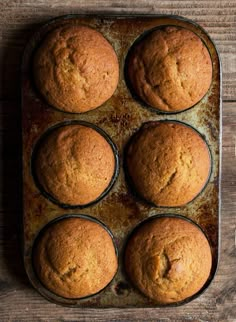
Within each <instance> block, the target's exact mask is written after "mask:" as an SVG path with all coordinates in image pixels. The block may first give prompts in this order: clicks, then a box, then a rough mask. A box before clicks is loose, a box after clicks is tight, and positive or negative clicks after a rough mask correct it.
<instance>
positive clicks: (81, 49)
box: [33, 25, 119, 113]
mask: <svg viewBox="0 0 236 322" xmlns="http://www.w3.org/2000/svg"><path fill="white" fill-rule="evenodd" d="M33 69H34V79H35V83H36V86H37V88H38V90H39V91H40V92H41V94H42V95H43V96H44V98H45V99H46V100H47V102H48V103H49V104H51V105H53V106H54V107H57V108H58V109H60V110H63V111H66V112H74V113H81V112H86V111H89V110H92V109H94V108H96V107H98V106H100V105H101V104H103V103H104V102H105V101H107V100H108V99H109V98H110V97H111V96H112V95H113V93H114V91H115V89H116V87H117V83H118V78H119V65H118V60H117V56H116V53H115V51H114V49H113V48H112V46H111V45H110V43H109V42H108V41H107V40H106V39H105V38H104V37H103V36H102V34H101V33H99V32H97V31H96V30H94V29H91V28H89V27H86V26H82V25H81V26H80V25H67V26H63V27H60V28H57V29H55V30H54V31H52V32H50V34H49V35H48V36H47V37H46V39H45V40H44V41H43V43H42V45H41V46H40V47H39V49H38V50H37V52H36V54H35V57H34V67H33Z"/></svg>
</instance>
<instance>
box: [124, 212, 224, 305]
mask: <svg viewBox="0 0 236 322" xmlns="http://www.w3.org/2000/svg"><path fill="white" fill-rule="evenodd" d="M161 218H179V219H183V220H185V221H187V222H189V223H191V224H193V225H194V226H196V227H197V228H198V229H199V230H200V231H201V232H202V233H203V234H204V236H205V237H206V239H207V241H208V244H209V246H210V248H211V253H212V246H211V243H210V240H209V238H208V236H207V235H206V233H205V231H204V230H203V229H202V227H201V226H200V225H199V224H197V223H196V222H195V221H193V220H192V219H190V218H188V217H185V216H182V215H180V214H173V213H165V214H158V215H153V216H151V217H149V218H147V219H144V220H143V221H142V222H140V223H139V224H138V225H137V226H136V227H134V228H133V230H132V231H131V232H130V233H129V234H128V236H127V238H126V241H125V243H124V247H123V249H122V254H121V257H122V261H123V262H124V258H125V249H126V246H127V245H128V242H129V240H130V239H131V237H132V236H133V234H134V233H135V232H136V231H137V230H138V229H139V228H140V227H141V226H142V225H144V224H146V223H148V222H150V221H152V220H154V219H161ZM217 267H218V259H217V260H216V259H215V258H214V256H213V254H212V266H211V272H210V275H209V277H208V279H207V281H206V282H205V284H204V285H203V286H202V288H201V289H200V290H199V291H198V292H197V293H195V294H194V295H192V296H190V297H188V298H186V299H185V300H182V301H178V302H174V303H167V304H160V303H158V302H156V307H178V306H181V305H184V304H187V303H189V302H191V301H192V300H194V299H196V298H198V297H199V296H200V295H201V294H203V293H204V292H205V291H206V290H207V288H208V287H209V285H210V284H211V282H212V280H213V279H214V277H215V274H216V272H217ZM124 274H125V275H126V276H127V280H129V278H128V275H127V273H126V271H125V268H124ZM130 284H131V285H133V284H132V282H130ZM134 288H135V290H136V292H138V293H140V294H142V295H143V296H145V297H147V296H146V295H145V294H143V293H142V292H141V291H140V290H139V289H138V288H137V287H136V286H134Z"/></svg>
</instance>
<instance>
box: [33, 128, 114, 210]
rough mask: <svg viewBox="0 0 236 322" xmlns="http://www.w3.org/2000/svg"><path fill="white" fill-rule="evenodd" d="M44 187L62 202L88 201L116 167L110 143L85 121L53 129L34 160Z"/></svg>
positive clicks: (79, 203) (106, 184) (80, 203)
mask: <svg viewBox="0 0 236 322" xmlns="http://www.w3.org/2000/svg"><path fill="white" fill-rule="evenodd" d="M34 164H35V165H34V169H35V173H36V177H37V179H38V181H39V183H40V185H41V186H42V187H43V189H44V190H45V191H46V192H47V193H48V194H50V195H51V196H52V197H53V198H55V199H56V200H58V201H59V202H60V203H63V204H68V205H72V206H73V205H85V204H88V203H90V202H92V201H94V200H95V199H97V198H98V197H99V196H100V195H101V194H102V193H103V192H104V191H105V190H106V189H107V187H108V186H109V184H110V182H111V180H112V177H113V174H114V171H115V156H114V152H113V150H112V147H111V145H110V144H109V143H108V141H107V140H106V139H105V138H104V137H103V136H102V135H101V134H99V133H98V132H97V131H95V130H94V129H92V128H91V127H89V126H84V125H78V124H73V125H66V126H61V127H59V128H56V129H54V130H53V131H52V132H51V133H50V134H49V135H48V136H46V138H45V139H44V140H43V141H42V142H41V144H40V145H39V147H38V149H37V152H36V156H35V162H34Z"/></svg>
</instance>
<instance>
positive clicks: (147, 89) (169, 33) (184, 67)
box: [127, 27, 212, 112]
mask: <svg viewBox="0 0 236 322" xmlns="http://www.w3.org/2000/svg"><path fill="white" fill-rule="evenodd" d="M127 71H128V78H129V81H130V83H131V87H132V88H133V90H134V91H135V93H136V94H137V95H138V96H139V97H140V98H141V99H142V100H143V101H144V102H146V103H147V104H148V105H150V106H152V107H154V108H157V109H159V110H161V111H165V112H175V111H183V110H185V109H187V108H189V107H191V106H193V105H194V104H196V103H197V102H198V101H199V100H200V99H201V98H202V97H203V96H204V95H205V94H206V92H207V91H208V89H209V87H210V85H211V80H212V62H211V57H210V54H209V52H208V50H207V48H206V46H205V45H204V44H203V42H202V41H201V39H200V38H199V37H198V36H197V35H195V34H194V33H193V32H191V31H190V30H187V29H183V28H179V27H165V28H161V29H157V30H155V31H153V32H151V33H150V34H148V35H147V36H146V37H144V38H143V39H142V40H141V41H140V42H139V43H138V44H137V45H134V47H133V49H132V50H131V52H130V56H129V58H128V62H127Z"/></svg>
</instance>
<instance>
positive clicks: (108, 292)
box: [22, 15, 221, 308]
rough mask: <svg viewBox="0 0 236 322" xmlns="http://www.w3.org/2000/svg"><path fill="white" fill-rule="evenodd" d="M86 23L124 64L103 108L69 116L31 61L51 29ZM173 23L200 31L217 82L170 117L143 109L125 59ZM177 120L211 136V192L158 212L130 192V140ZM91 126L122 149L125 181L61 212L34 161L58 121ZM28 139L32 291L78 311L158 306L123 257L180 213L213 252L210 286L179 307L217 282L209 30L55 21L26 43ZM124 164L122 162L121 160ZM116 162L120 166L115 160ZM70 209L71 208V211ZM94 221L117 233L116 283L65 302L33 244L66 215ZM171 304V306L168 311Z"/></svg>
mask: <svg viewBox="0 0 236 322" xmlns="http://www.w3.org/2000/svg"><path fill="white" fill-rule="evenodd" d="M68 23H70V24H84V25H88V26H90V27H92V28H95V29H96V30H98V31H100V32H101V33H102V34H103V35H104V36H105V37H106V38H107V39H108V40H109V41H110V43H111V44H112V46H113V47H114V49H115V51H116V53H117V56H118V60H119V66H120V79H119V84H118V87H117V89H116V91H115V93H114V95H113V96H112V97H111V98H110V99H109V100H108V101H107V102H106V103H104V104H103V105H102V106H100V107H99V108H97V109H95V110H93V111H90V112H86V113H83V114H70V113H64V112H61V111H58V110H56V109H54V108H53V107H51V106H49V105H48V104H47V103H45V101H44V100H43V99H42V97H41V96H40V95H39V93H38V92H37V91H36V89H35V87H34V82H33V79H32V56H33V54H34V51H35V49H36V48H37V46H38V45H39V43H40V42H41V40H42V39H43V38H44V36H45V35H46V34H47V32H49V31H50V30H52V29H54V28H56V27H59V26H61V25H64V24H68ZM163 25H175V26H181V27H184V28H187V29H189V30H191V31H193V32H195V33H196V34H197V35H198V36H199V37H200V38H201V39H202V40H203V42H204V43H205V44H206V46H207V48H208V50H209V52H210V54H211V58H212V64H213V78H212V84H211V87H210V89H209V91H208V93H207V94H206V95H205V96H204V98H203V99H202V100H201V101H200V102H199V103H198V104H196V105H195V106H194V107H193V108H191V109H188V110H186V111H183V112H178V113H172V114H168V115H167V114H164V113H158V111H153V110H152V109H149V108H146V107H145V106H142V105H141V104H140V102H139V101H137V100H136V99H135V98H134V97H133V96H132V94H131V92H130V90H129V88H128V86H127V84H126V82H125V77H124V75H125V71H124V68H125V67H124V66H125V59H126V56H127V54H128V51H129V49H130V47H131V46H132V44H133V43H134V42H135V40H136V39H137V38H138V37H140V36H141V35H142V34H143V33H145V32H147V31H148V30H150V29H153V28H158V27H159V26H163ZM166 119H168V120H175V121H179V122H184V123H187V124H188V125H190V126H192V127H193V128H195V129H196V130H198V131H199V132H200V133H201V134H202V136H203V137H204V138H205V140H206V142H207V144H208V146H209V149H210V151H211V156H212V172H211V175H210V178H209V182H208V184H207V186H206V187H205V188H204V189H203V191H202V192H201V194H200V195H198V196H197V197H196V198H195V199H194V200H193V201H191V202H190V203H188V204H187V205H185V206H183V207H179V208H176V207H175V208H174V209H173V208H167V207H153V206H152V205H150V204H148V203H146V202H145V201H143V200H141V199H139V198H138V196H137V195H135V193H134V192H133V191H131V189H130V187H129V185H128V184H127V181H126V179H125V174H124V167H123V161H124V160H123V159H124V151H125V146H126V144H127V143H128V141H129V139H130V137H131V136H132V135H133V134H134V133H135V132H136V131H137V130H138V129H139V128H140V127H141V126H142V124H143V123H145V122H148V121H159V120H166ZM63 122H66V123H70V122H72V123H74V122H89V123H92V124H94V126H96V127H98V128H101V130H102V131H104V132H105V133H106V134H107V135H108V136H109V137H110V138H111V140H112V142H114V144H115V145H116V146H117V149H118V154H119V156H118V155H117V154H116V156H117V158H119V164H120V169H119V175H117V174H118V173H116V178H115V179H116V180H114V181H115V182H114V185H113V186H112V187H110V188H111V189H109V191H107V193H106V194H105V195H103V196H102V197H103V198H102V199H100V198H99V199H100V200H96V202H95V203H92V204H89V205H87V207H84V208H83V209H82V210H81V209H80V208H78V207H77V208H76V209H75V208H74V209H72V208H71V207H61V205H58V204H55V203H53V202H52V201H51V200H50V199H49V198H47V196H46V195H45V194H44V193H42V192H41V190H39V189H38V185H37V182H35V180H34V176H33V173H32V168H31V162H32V157H33V150H34V147H35V145H36V144H37V142H38V140H40V139H41V137H42V136H43V135H44V133H45V132H47V130H49V129H51V128H52V127H54V126H58V124H60V123H63ZM22 133H23V256H24V263H25V269H26V272H27V274H28V277H29V279H30V281H31V283H32V285H33V286H34V287H35V288H36V289H37V290H38V291H39V292H40V293H41V294H42V295H43V296H44V297H46V298H47V299H48V300H50V301H53V302H55V303H58V304H62V305H69V306H75V307H76V306H77V307H91V308H99V307H123V308H125V307H126V308H128V307H158V306H160V305H158V303H156V302H154V301H152V300H150V299H148V298H147V297H145V296H143V295H142V294H141V293H140V292H139V291H138V290H137V289H135V288H134V287H133V286H132V284H131V283H130V281H129V280H128V278H127V276H126V274H125V272H124V266H123V258H122V254H123V251H124V247H125V243H126V241H127V238H128V236H129V234H130V233H131V232H132V230H133V229H134V228H135V227H136V226H137V225H138V224H140V223H141V222H142V221H143V220H146V219H148V218H149V217H152V216H154V215H155V216H156V215H158V216H160V215H164V216H165V215H169V214H171V213H172V214H173V213H174V214H175V215H177V216H179V215H182V216H184V217H185V218H186V219H187V220H192V221H194V222H195V223H197V224H198V225H199V226H200V227H201V229H202V230H203V231H204V232H205V234H206V236H207V238H208V240H209V242H210V246H211V249H212V255H213V266H212V272H211V276H210V277H209V280H208V282H207V283H206V284H205V286H204V288H203V289H202V290H201V291H200V292H198V293H197V294H195V295H194V296H193V297H191V298H188V299H186V300H185V301H182V302H179V303H175V304H170V305H172V306H173V305H181V304H184V303H187V302H189V301H190V300H192V299H193V298H196V297H197V296H198V295H199V294H201V293H202V292H203V291H204V290H205V289H206V288H207V287H208V285H209V284H210V282H211V281H212V279H213V277H214V274H215V272H216V269H217V263H218V257H219V236H220V225H219V223H220V163H221V65H220V60H219V56H218V54H217V50H216V48H215V46H214V44H213V43H212V41H211V39H210V37H209V36H208V35H207V34H206V32H205V31H204V30H203V29H202V28H201V27H200V26H198V25H197V24H195V23H194V22H191V21H189V20H187V19H184V18H181V17H176V16H163V15H159V16H154V15H150V16H132V17H130V16H99V17H97V16H81V15H70V16H64V17H59V18H57V19H54V20H52V21H50V22H48V23H47V24H45V25H44V26H43V27H41V28H40V29H39V30H38V31H37V32H36V33H35V34H34V35H33V37H32V38H31V39H30V41H29V42H28V44H27V46H26V49H25V52H24V57H23V64H22ZM117 160H118V159H117ZM117 163H118V161H117ZM65 208H66V209H65ZM75 215H88V216H92V217H94V218H95V219H98V220H99V221H101V222H102V223H104V224H105V225H106V226H107V227H108V228H109V229H110V230H111V232H112V234H113V236H114V240H115V243H116V245H117V249H118V252H119V269H118V272H117V274H116V276H115V277H114V279H113V281H112V282H111V283H110V284H109V285H108V286H107V287H106V288H105V289H104V290H103V291H102V292H99V293H98V294H96V295H93V296H91V297H88V298H84V299H65V298H62V297H59V296H56V295H55V294H53V293H52V292H50V291H48V290H47V289H46V288H45V287H44V286H43V285H41V283H40V281H38V279H37V277H36V274H35V272H34V269H33V264H32V251H33V245H34V241H35V239H36V238H37V236H38V234H39V233H40V231H41V230H42V229H43V228H44V227H45V226H46V225H47V224H49V223H50V222H51V221H53V220H55V219H57V218H59V217H61V216H67V217H68V216H75ZM170 305H167V306H170Z"/></svg>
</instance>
